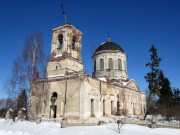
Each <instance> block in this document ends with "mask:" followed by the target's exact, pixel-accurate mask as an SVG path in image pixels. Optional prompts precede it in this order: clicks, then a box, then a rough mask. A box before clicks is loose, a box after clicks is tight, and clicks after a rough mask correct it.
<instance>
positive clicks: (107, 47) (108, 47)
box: [95, 42, 124, 53]
mask: <svg viewBox="0 0 180 135" xmlns="http://www.w3.org/2000/svg"><path fill="white" fill-rule="evenodd" d="M104 50H118V51H120V52H123V53H124V50H123V49H122V48H121V47H120V46H119V45H118V44H116V43H114V42H105V43H103V44H101V45H100V46H99V47H98V48H97V49H96V51H95V53H96V52H99V51H104Z"/></svg>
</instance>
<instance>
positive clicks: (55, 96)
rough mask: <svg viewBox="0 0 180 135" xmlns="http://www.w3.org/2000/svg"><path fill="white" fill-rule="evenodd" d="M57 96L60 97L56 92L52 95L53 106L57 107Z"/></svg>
mask: <svg viewBox="0 0 180 135" xmlns="http://www.w3.org/2000/svg"><path fill="white" fill-rule="evenodd" d="M57 96H58V95H57V93H56V92H53V93H52V96H51V102H52V105H55V103H56V99H57Z"/></svg>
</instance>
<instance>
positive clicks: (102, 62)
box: [100, 59, 104, 70]
mask: <svg viewBox="0 0 180 135" xmlns="http://www.w3.org/2000/svg"><path fill="white" fill-rule="evenodd" d="M100 70H104V60H103V59H100Z"/></svg>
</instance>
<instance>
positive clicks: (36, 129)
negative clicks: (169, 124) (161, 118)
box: [0, 119, 180, 135]
mask: <svg viewBox="0 0 180 135" xmlns="http://www.w3.org/2000/svg"><path fill="white" fill-rule="evenodd" d="M57 134H61V135H119V133H117V124H116V123H109V124H105V125H103V126H77V127H67V128H60V124H59V123H54V122H42V123H40V124H36V122H29V121H16V122H13V121H12V120H5V119H0V135H57ZM120 134H121V135H145V134H146V135H180V130H179V129H169V128H154V129H152V128H148V127H144V126H138V125H133V124H125V125H123V129H122V132H121V133H120Z"/></svg>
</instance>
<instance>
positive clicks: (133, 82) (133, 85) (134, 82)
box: [126, 80, 140, 91]
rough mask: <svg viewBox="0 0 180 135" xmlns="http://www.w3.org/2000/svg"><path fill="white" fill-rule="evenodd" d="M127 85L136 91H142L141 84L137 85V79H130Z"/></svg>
mask: <svg viewBox="0 0 180 135" xmlns="http://www.w3.org/2000/svg"><path fill="white" fill-rule="evenodd" d="M126 86H127V87H129V88H131V89H133V90H135V91H140V88H139V86H138V85H137V83H136V81H135V80H130V81H128V83H127V84H126Z"/></svg>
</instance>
